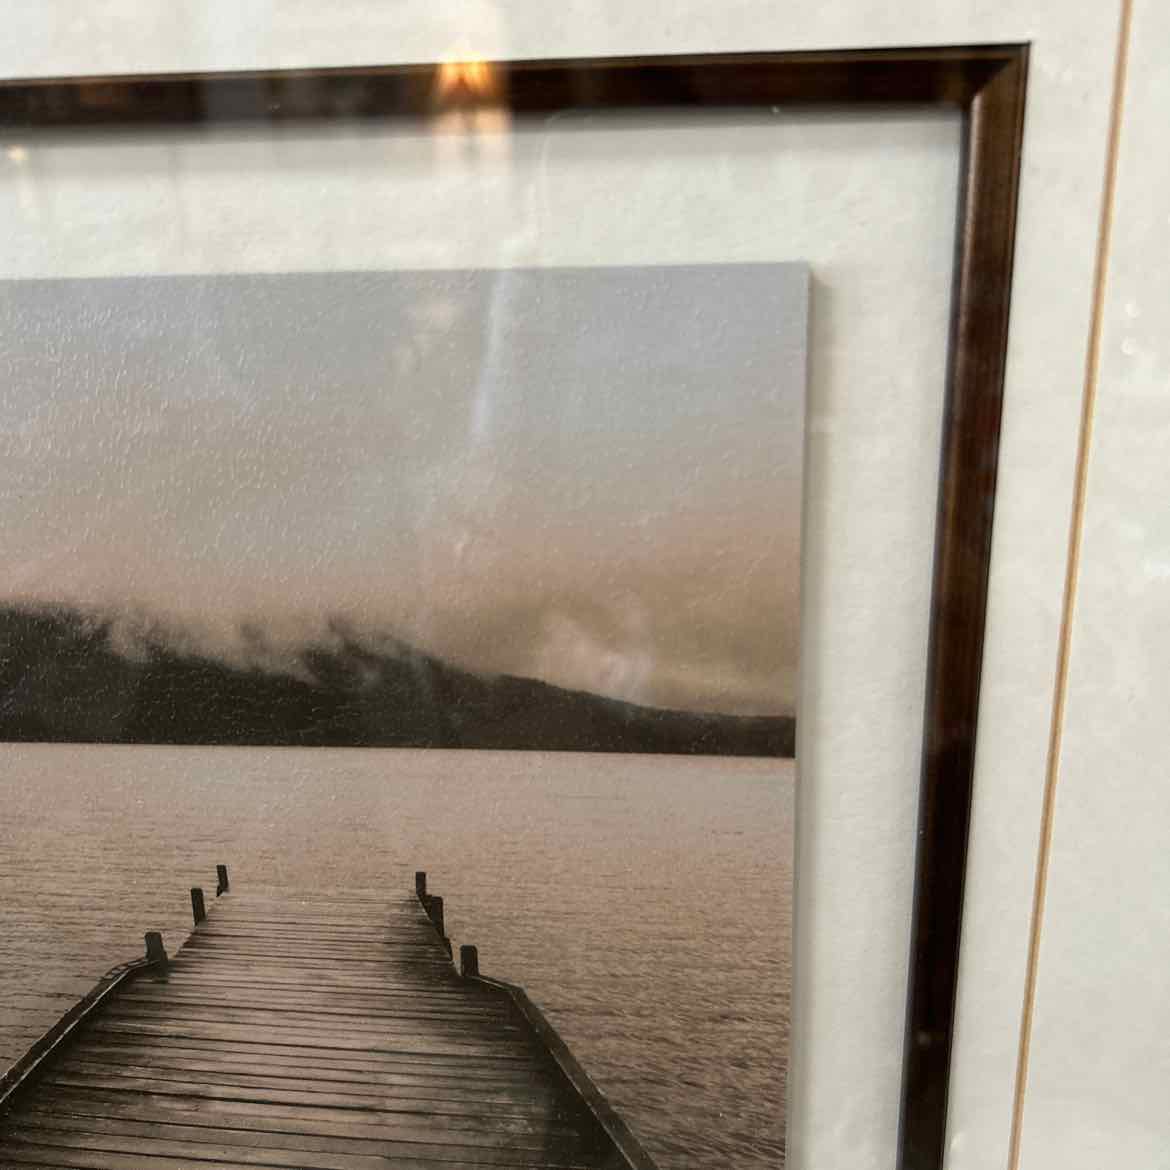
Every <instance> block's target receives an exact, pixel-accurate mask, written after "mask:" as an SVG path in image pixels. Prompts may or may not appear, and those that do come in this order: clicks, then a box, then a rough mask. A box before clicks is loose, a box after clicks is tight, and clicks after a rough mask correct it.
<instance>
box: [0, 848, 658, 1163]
mask: <svg viewBox="0 0 1170 1170" xmlns="http://www.w3.org/2000/svg"><path fill="white" fill-rule="evenodd" d="M217 884H218V887H219V895H220V896H217V897H216V898H215V900H214V901H212V900H210V899H206V898H205V897H204V894H203V892H202V891H201V890H192V892H191V904H192V913H193V916H194V919H195V928H194V930H193V931H192V933H191V936H190V938H189V939H188V940H187V942H186V943H185V944H184V945H183V946H182V947H181V948H180V950H179V951H178V952H177V953H176V954H175V955H174V957H173V958H168V957H167V956H166V953H165V951H164V950H163V947H162V940H161V938H160V937H159V936H158V935H157V934H151V935H147V955H146V957H145V958H143V959H140V960H136V961H135V962H133V963H128V964H126V965H124V966H122V967H119V968H115V969H114V971H112V972H110V973H109V974H108V975H107V976H106V977H105V978H104V979H103V980H102V981H101V982H99V984H98V986H97V987H95V988H94V990H93V991H92V992H91V993H90V994H89V995H88V996H86V997H85V999H84V1000H82V1001H81V1003H79V1004H78V1005H76V1006H75V1007H74V1008H73V1009H71V1011H70V1012H69V1013H67V1014H66V1015H65V1016H64V1017H63V1018H62V1019H61V1020H60V1021H59V1022H58V1023H57V1024H56V1025H55V1026H54V1028H52V1029H51V1030H50V1031H49V1032H48V1033H46V1034H45V1036H43V1037H42V1038H41V1039H40V1040H39V1041H38V1042H37V1043H36V1044H35V1045H33V1047H32V1048H31V1049H30V1050H29V1051H28V1053H26V1055H25V1056H24V1057H23V1058H22V1060H21V1061H19V1062H18V1063H17V1064H16V1065H15V1066H13V1068H12V1069H11V1070H10V1071H9V1072H8V1073H7V1074H6V1075H5V1077H4V1078H3V1080H0V1166H3V1167H5V1168H7V1167H29V1166H32V1167H46V1168H47V1167H54V1168H65V1167H69V1168H77V1170H81V1168H92V1167H100V1168H105V1170H180V1168H181V1167H188V1166H190V1167H210V1166H214V1167H216V1168H218V1170H234V1168H241V1170H242V1168H244V1167H257V1166H265V1167H290V1168H296V1170H317V1168H320V1170H373V1168H378V1170H387V1168H391V1167H399V1168H402V1170H464V1168H466V1167H489V1166H491V1167H532V1168H537V1167H549V1168H553V1167H555V1168H559V1170H570V1168H575V1167H581V1168H585V1167H605V1168H607V1170H653V1163H652V1161H651V1160H650V1158H649V1157H648V1156H647V1155H646V1153H645V1151H644V1150H642V1148H641V1146H640V1145H639V1144H638V1142H637V1141H636V1140H635V1139H634V1137H633V1136H632V1135H631V1134H630V1132H629V1130H628V1129H627V1128H626V1126H625V1124H624V1123H623V1122H622V1121H621V1119H620V1118H619V1117H618V1116H617V1115H616V1114H615V1113H614V1112H613V1110H612V1109H611V1108H610V1107H609V1105H608V1104H607V1103H606V1101H605V1099H604V1097H602V1095H601V1094H600V1093H599V1092H598V1090H597V1089H596V1087H595V1086H594V1085H593V1083H592V1081H590V1080H589V1078H588V1076H586V1074H585V1073H584V1071H583V1070H582V1069H581V1068H580V1066H579V1065H578V1064H577V1062H576V1060H575V1059H574V1058H573V1056H572V1054H571V1053H570V1052H569V1050H568V1049H567V1048H566V1047H565V1045H564V1043H563V1042H562V1041H561V1039H560V1037H559V1036H558V1035H557V1033H556V1031H555V1030H554V1029H553V1028H552V1027H551V1025H549V1023H548V1021H547V1020H546V1019H545V1018H544V1016H543V1015H542V1014H541V1012H540V1011H539V1009H537V1008H536V1007H535V1005H534V1004H532V1002H531V1001H530V1000H529V999H528V997H527V996H526V995H525V994H524V992H523V991H521V990H520V989H519V988H517V987H514V986H512V985H510V984H507V983H501V982H499V981H496V980H491V979H486V978H484V977H482V976H480V975H479V970H478V962H477V956H476V952H475V949H474V948H473V947H463V948H461V950H462V954H461V968H460V970H456V968H455V966H454V965H453V964H452V962H451V946H450V943H449V942H448V940H447V938H446V936H445V933H444V929H443V904H442V899H441V898H437V897H434V896H432V895H430V894H428V892H427V889H426V875H425V874H421V873H420V874H418V875H416V890H415V892H414V893H411V894H409V895H407V896H403V897H400V898H398V899H394V900H387V901H385V902H383V901H381V900H372V899H362V898H356V897H355V898H350V897H345V896H343V895H336V896H333V895H325V894H313V895H308V896H304V897H302V896H297V895H282V894H280V893H278V892H259V891H258V892H254V893H253V892H249V893H235V892H229V890H228V876H227V871H226V869H224V868H223V867H222V866H221V867H220V868H219V874H218V883H217Z"/></svg>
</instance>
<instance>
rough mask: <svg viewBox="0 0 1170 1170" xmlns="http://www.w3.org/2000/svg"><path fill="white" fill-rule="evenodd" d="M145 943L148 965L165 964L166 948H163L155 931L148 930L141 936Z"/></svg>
mask: <svg viewBox="0 0 1170 1170" xmlns="http://www.w3.org/2000/svg"><path fill="white" fill-rule="evenodd" d="M143 938H144V940H145V942H146V961H147V962H148V963H165V962H166V961H167V948H166V947H164V946H163V938H162V935H161V934H159V932H158V931H157V930H148V931H147V932H146V934H145V935H144V936H143Z"/></svg>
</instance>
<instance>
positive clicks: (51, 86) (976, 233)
mask: <svg viewBox="0 0 1170 1170" xmlns="http://www.w3.org/2000/svg"><path fill="white" fill-rule="evenodd" d="M1027 60H1028V50H1027V46H1025V45H993V46H973V47H957V48H926V49H893V50H885V49H883V50H858V51H844V52H812V53H748V54H720V55H709V56H688V57H682V56H680V57H634V58H603V59H597V60H568V59H566V60H548V61H512V62H500V63H491V64H487V65H482V64H481V65H479V66H477V68H476V69H475V70H468V71H467V73H466V75H463V74H461V73H460V71H459V69H458V68H454V69H453V68H452V67H451V66H449V65H448V66H443V65H434V64H432V65H399V66H390V67H386V68H353V69H315V70H282V71H274V72H258V73H207V74H181V75H180V74H170V75H161V76H153V77H134V76H127V77H92V78H89V77H86V78H68V79H51V80H35V81H32V80H30V81H17V82H10V83H6V84H0V131H5V130H7V131H11V130H14V129H31V128H35V129H38V130H40V129H45V128H50V127H61V128H71V127H72V128H75V127H80V126H107V127H117V126H129V125H138V126H142V125H176V124H198V123H207V122H215V123H232V122H243V123H288V122H303V121H318V120H323V119H331V118H390V117H399V116H409V115H425V114H428V113H433V112H434V111H435V110H436V109H439V108H449V107H451V106H452V105H460V106H469V105H475V104H489V105H492V106H499V105H503V106H506V107H508V108H510V109H511V110H513V111H515V112H516V113H518V114H540V113H547V112H551V111H554V110H564V109H567V108H601V109H635V108H643V109H652V108H674V109H679V108H687V109H701V108H716V107H724V108H727V107H749V108H750V107H760V106H762V107H771V106H788V107H794V106H796V107H808V106H821V107H827V108H857V107H864V108H867V109H870V108H875V107H876V108H881V107H899V106H902V107H904V106H912V107H920V108H921V107H926V108H951V109H956V110H959V111H961V112H962V114H963V118H964V126H965V132H964V135H963V160H962V184H961V196H960V208H959V218H958V223H959V228H958V232H957V239H956V260H955V281H954V292H953V300H952V309H951V337H950V353H949V368H948V379H947V389H946V408H945V419H944V430H943V445H942V452H941V478H940V487H939V495H938V523H937V533H936V544H935V567H934V594H933V606H932V615H931V630H930V649H929V674H928V681H927V687H926V696H925V743H924V748H923V764H922V776H921V797H920V811H919V836H918V853H917V861H916V886H915V902H914V921H913V926H912V942H911V953H910V982H909V1002H908V1006H907V1017H906V1042H905V1062H904V1072H903V1085H902V1112H901V1130H900V1137H899V1163H898V1164H899V1167H900V1168H901V1170H939V1168H941V1166H942V1164H943V1154H944V1148H945V1135H946V1104H947V1088H948V1073H949V1066H950V1057H951V1044H952V1032H953V1024H954V1012H955V992H956V985H957V977H958V950H959V931H960V922H961V916H962V904H963V879H964V872H965V868H966V851H967V836H968V825H969V821H970V813H971V787H972V774H973V766H974V758H975V730H976V717H977V714H978V707H979V681H980V673H981V667H982V658H983V634H984V619H985V614H986V608H987V578H988V567H989V563H990V557H991V527H992V510H993V503H994V499H995V478H996V464H997V452H998V440H999V425H1000V414H1001V403H1002V395H1003V374H1004V361H1005V352H1006V347H1007V329H1008V306H1009V301H1010V292H1011V267H1012V248H1013V239H1014V233H1015V208H1016V189H1017V181H1018V174H1019V163H1020V152H1021V147H1022V140H1023V112H1024V92H1025V81H1026V73H1027Z"/></svg>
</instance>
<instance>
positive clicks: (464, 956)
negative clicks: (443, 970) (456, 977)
mask: <svg viewBox="0 0 1170 1170" xmlns="http://www.w3.org/2000/svg"><path fill="white" fill-rule="evenodd" d="M459 971H460V973H461V974H462V975H463V978H464V979H470V978H471V977H472V976H475V975H478V974H479V951H478V950H476V948H475V947H473V946H470V945H469V944H468V943H464V944H463V945H462V946H461V947H460V948H459Z"/></svg>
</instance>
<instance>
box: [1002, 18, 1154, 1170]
mask: <svg viewBox="0 0 1170 1170" xmlns="http://www.w3.org/2000/svg"><path fill="white" fill-rule="evenodd" d="M1119 16H1120V19H1119V22H1118V34H1117V49H1116V54H1115V57H1114V68H1113V84H1112V94H1111V98H1110V112H1109V130H1108V138H1107V140H1106V152H1105V174H1104V182H1103V184H1102V191H1101V212H1100V217H1099V220H1098V228H1097V254H1096V257H1095V260H1094V271H1093V293H1092V308H1091V310H1090V318H1089V335H1088V347H1087V349H1086V353H1085V375H1084V386H1083V390H1082V394H1081V419H1080V434H1079V437H1078V440H1077V457H1076V471H1075V475H1074V481H1073V499H1072V509H1071V515H1070V518H1069V534H1068V552H1067V555H1066V561H1065V575H1064V590H1063V596H1062V601H1061V619H1060V636H1059V639H1058V642H1057V658H1056V685H1055V688H1054V693H1053V704H1052V721H1051V724H1050V727H1049V733H1048V756H1047V761H1046V766H1045V776H1044V799H1043V803H1042V806H1041V814H1040V843H1039V848H1038V852H1037V858H1036V877H1035V884H1034V888H1033V892H1032V911H1031V921H1030V925H1029V937H1028V959H1027V967H1026V971H1025V977H1024V995H1023V1006H1022V1011H1021V1016H1020V1037H1019V1047H1018V1050H1017V1055H1016V1076H1015V1085H1014V1090H1013V1096H1012V1119H1011V1131H1010V1138H1009V1143H1008V1162H1007V1165H1008V1170H1019V1167H1020V1151H1021V1144H1022V1138H1023V1122H1024V1101H1025V1097H1026V1094H1027V1086H1028V1067H1029V1061H1030V1058H1031V1047H1032V1026H1033V1020H1034V1016H1035V1000H1036V984H1037V978H1038V974H1039V967H1040V935H1041V930H1042V928H1043V925H1044V909H1045V902H1046V898H1047V893H1048V867H1049V861H1050V858H1051V852H1052V835H1053V826H1054V822H1055V814H1056V787H1057V781H1058V778H1059V774H1060V756H1061V748H1062V743H1063V734H1064V713H1065V706H1066V703H1067V697H1068V676H1069V662H1070V657H1071V649H1072V625H1073V618H1074V616H1075V613H1076V601H1077V587H1078V584H1079V580H1080V558H1081V542H1082V537H1083V532H1084V518H1085V517H1084V514H1085V498H1086V494H1087V487H1088V468H1089V455H1090V451H1091V447H1092V438H1093V416H1094V410H1095V407H1096V402H1097V385H1098V381H1099V377H1100V369H1101V335H1102V332H1103V329H1104V311H1105V290H1106V285H1107V283H1108V269H1109V257H1110V251H1111V246H1112V240H1113V219H1114V202H1115V197H1116V189H1117V165H1118V154H1119V151H1120V144H1121V130H1122V119H1123V110H1124V104H1125V87H1126V80H1127V75H1128V68H1129V45H1130V34H1131V28H1132V23H1133V0H1121V5H1120V10H1119Z"/></svg>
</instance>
